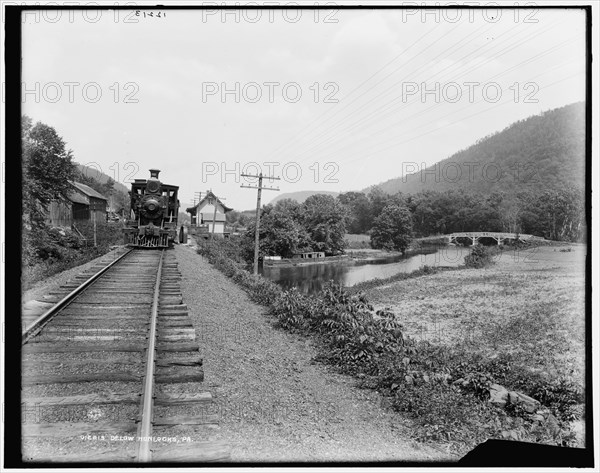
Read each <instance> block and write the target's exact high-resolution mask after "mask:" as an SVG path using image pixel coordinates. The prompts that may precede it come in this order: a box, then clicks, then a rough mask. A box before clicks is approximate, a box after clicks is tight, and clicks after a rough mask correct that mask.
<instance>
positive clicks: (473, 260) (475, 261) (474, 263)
mask: <svg viewBox="0 0 600 473" xmlns="http://www.w3.org/2000/svg"><path fill="white" fill-rule="evenodd" d="M494 255H495V252H494V251H493V250H491V249H490V248H489V247H487V246H483V245H476V246H474V247H473V249H472V250H471V253H470V254H469V255H467V256H465V266H466V267H467V268H485V267H487V266H491V265H492V264H494V263H495V261H494V259H493V258H494Z"/></svg>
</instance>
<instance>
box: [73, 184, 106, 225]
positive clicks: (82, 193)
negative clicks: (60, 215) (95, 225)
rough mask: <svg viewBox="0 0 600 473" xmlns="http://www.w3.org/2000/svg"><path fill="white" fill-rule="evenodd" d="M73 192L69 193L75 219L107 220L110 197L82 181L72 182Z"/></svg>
mask: <svg viewBox="0 0 600 473" xmlns="http://www.w3.org/2000/svg"><path fill="white" fill-rule="evenodd" d="M71 184H72V185H73V192H71V193H70V194H69V200H70V201H71V203H72V209H73V220H74V221H78V220H94V218H95V220H96V222H104V221H105V220H106V206H107V203H108V199H107V198H106V197H104V196H103V195H102V194H100V193H99V192H97V191H95V190H94V189H92V188H91V187H89V186H86V185H85V184H82V183H81V182H73V181H72V182H71Z"/></svg>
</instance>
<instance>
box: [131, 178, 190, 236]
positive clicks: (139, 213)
mask: <svg viewBox="0 0 600 473" xmlns="http://www.w3.org/2000/svg"><path fill="white" fill-rule="evenodd" d="M159 172H160V171H159V170H158V169H150V179H148V180H146V179H136V180H135V181H134V182H133V183H132V184H131V191H130V192H129V195H130V196H131V219H129V220H127V221H126V222H125V228H124V229H123V232H124V240H125V244H126V245H127V246H133V247H136V248H170V247H172V246H173V242H174V241H175V238H176V237H177V215H178V213H179V200H178V199H177V191H178V190H179V187H178V186H170V185H167V184H163V183H162V182H160V181H159V180H158V173H159Z"/></svg>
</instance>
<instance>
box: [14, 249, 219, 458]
mask: <svg viewBox="0 0 600 473" xmlns="http://www.w3.org/2000/svg"><path fill="white" fill-rule="evenodd" d="M179 279H180V273H179V271H178V269H177V263H176V261H175V256H174V255H173V254H172V253H171V252H169V251H144V250H131V251H127V252H124V253H123V254H122V255H120V256H119V257H118V258H115V259H114V260H113V261H104V262H102V263H100V264H99V265H97V266H95V267H93V268H91V269H90V270H89V271H88V272H87V273H84V274H82V275H80V276H78V277H77V278H75V280H74V281H72V282H69V283H67V284H66V285H64V286H62V287H61V288H60V290H58V291H54V292H53V293H50V294H49V295H48V296H46V297H45V298H44V300H43V304H46V305H48V304H50V305H51V307H50V308H46V307H45V306H43V305H42V306H41V308H40V306H37V307H36V306H35V305H34V307H33V309H28V310H25V311H24V313H23V321H24V326H25V329H24V330H23V346H22V439H23V441H22V445H23V448H22V452H23V460H24V461H34V462H35V461H43V462H84V463H87V462H125V463H129V462H131V463H133V462H172V461H175V462H180V461H183V462H185V461H190V462H192V461H193V462H205V461H222V460H225V461H226V460H228V459H229V446H228V445H227V444H226V443H224V442H221V441H211V440H209V439H208V438H209V437H210V435H209V433H210V429H209V427H211V426H213V425H215V424H216V423H217V420H218V419H217V416H215V415H210V414H209V413H208V412H209V411H210V409H208V407H209V405H210V403H211V402H212V397H211V394H210V393H209V392H205V391H204V390H203V388H202V381H203V379H204V373H203V371H202V359H201V358H200V355H199V351H198V350H199V346H198V344H197V343H196V340H195V330H194V327H193V325H192V323H191V320H190V318H189V316H188V313H187V306H186V305H184V304H183V300H182V296H181V292H180V288H179ZM42 309H43V313H40V311H41V310H42Z"/></svg>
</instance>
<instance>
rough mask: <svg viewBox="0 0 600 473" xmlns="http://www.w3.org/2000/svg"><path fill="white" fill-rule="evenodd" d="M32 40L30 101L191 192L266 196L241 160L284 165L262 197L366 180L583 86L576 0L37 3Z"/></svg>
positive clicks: (91, 160) (131, 166) (99, 159)
mask: <svg viewBox="0 0 600 473" xmlns="http://www.w3.org/2000/svg"><path fill="white" fill-rule="evenodd" d="M112 3H113V2H111V4H112ZM511 3H512V2H511ZM150 12H152V13H153V15H152V16H150V15H149V13H150ZM144 13H145V15H144ZM159 13H160V15H159ZM22 54H23V58H22V81H23V84H22V86H23V89H22V92H23V93H24V96H23V104H22V106H23V113H25V114H27V115H28V116H30V117H31V118H32V119H33V120H34V122H37V121H41V122H43V123H46V124H48V125H50V126H52V127H54V128H55V129H56V131H57V132H58V133H59V135H61V136H62V137H63V139H64V140H65V142H66V143H67V147H68V148H69V149H71V150H72V151H73V154H74V158H75V161H77V162H78V163H81V164H87V165H88V166H92V167H95V168H97V169H100V170H102V171H103V172H104V173H105V174H108V175H110V176H111V177H113V178H114V179H115V180H118V181H119V182H122V183H124V184H125V185H128V183H129V182H131V181H132V179H135V178H137V179H145V178H147V177H149V173H148V169H150V168H158V169H160V170H161V171H162V172H161V180H163V182H166V183H168V184H172V185H178V186H179V187H180V201H181V205H182V207H183V208H185V207H186V206H188V205H190V204H191V202H192V201H193V199H194V196H195V195H196V193H197V192H206V191H207V190H208V189H211V190H212V191H213V192H214V193H215V194H217V195H218V196H219V197H220V198H223V199H225V200H224V203H225V204H226V205H228V206H229V207H233V208H234V209H236V210H247V209H253V208H255V206H256V191H255V190H254V189H248V188H242V187H240V186H241V185H242V184H245V185H256V181H255V180H252V179H247V178H242V177H240V174H241V173H246V174H257V173H259V172H262V173H263V174H264V175H274V176H277V177H280V180H277V181H268V180H265V183H264V184H265V185H269V186H273V187H278V188H279V189H280V192H276V191H264V192H263V203H264V202H268V201H269V200H271V199H273V198H274V197H276V196H277V194H279V193H284V192H295V191H302V190H328V191H338V192H346V191H351V190H362V189H365V188H367V187H369V186H371V185H375V184H378V183H380V182H383V181H386V180H388V179H391V178H394V177H399V176H401V175H403V173H405V172H406V171H407V170H412V171H414V169H415V166H417V168H420V167H426V166H429V165H431V164H433V163H435V162H437V161H440V160H442V159H444V158H447V157H449V156H450V155H452V154H453V153H455V152H457V151H459V150H461V149H464V148H466V147H468V146H469V145H471V144H474V143H475V142H476V141H477V140H479V139H481V138H484V137H485V136H487V135H489V134H491V133H494V132H497V131H500V130H502V129H503V128H505V127H506V126H508V125H510V124H511V123H513V122H515V121H517V120H521V119H524V118H526V117H529V116H531V115H535V114H539V113H541V112H543V111H546V110H550V109H553V108H557V107H561V106H564V105H567V104H570V103H573V102H577V101H583V100H585V89H584V86H585V17H584V13H583V11H581V10H565V9H548V10H546V9H531V10H456V9H454V10H452V9H444V8H440V9H435V10H418V9H415V8H409V9H404V10H400V9H397V10H381V9H351V10H346V9H337V10H319V11H316V10H216V9H214V8H212V9H207V10H190V9H181V10H160V9H154V10H139V13H138V15H136V12H135V10H131V11H128V10H119V11H114V10H110V11H109V10H96V11H87V12H84V11H82V10H73V11H68V10H62V11H45V12H37V13H36V12H29V13H28V14H27V15H26V16H25V17H24V18H23V43H22ZM202 195H203V194H202Z"/></svg>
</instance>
